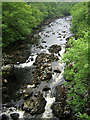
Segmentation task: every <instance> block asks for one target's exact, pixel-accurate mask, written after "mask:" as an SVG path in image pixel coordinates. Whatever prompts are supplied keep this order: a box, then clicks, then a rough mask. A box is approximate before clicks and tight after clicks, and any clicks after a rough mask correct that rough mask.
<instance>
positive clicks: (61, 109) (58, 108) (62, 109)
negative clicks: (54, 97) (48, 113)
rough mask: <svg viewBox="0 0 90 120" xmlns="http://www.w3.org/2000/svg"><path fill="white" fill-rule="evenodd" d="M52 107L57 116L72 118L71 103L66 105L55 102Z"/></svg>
mask: <svg viewBox="0 0 90 120" xmlns="http://www.w3.org/2000/svg"><path fill="white" fill-rule="evenodd" d="M51 108H52V111H53V113H54V115H55V116H56V117H59V118H60V119H65V120H66V119H67V120H69V119H70V118H71V109H70V107H69V105H66V106H64V105H63V104H62V103H60V102H55V103H54V104H53V105H52V107H51Z"/></svg>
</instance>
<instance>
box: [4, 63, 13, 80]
mask: <svg viewBox="0 0 90 120" xmlns="http://www.w3.org/2000/svg"><path fill="white" fill-rule="evenodd" d="M13 74H14V66H13V65H6V66H3V67H2V75H3V77H4V78H8V77H10V76H13Z"/></svg>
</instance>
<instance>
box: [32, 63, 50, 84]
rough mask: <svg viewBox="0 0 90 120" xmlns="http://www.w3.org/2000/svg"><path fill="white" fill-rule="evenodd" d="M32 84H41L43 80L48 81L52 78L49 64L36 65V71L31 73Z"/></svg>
mask: <svg viewBox="0 0 90 120" xmlns="http://www.w3.org/2000/svg"><path fill="white" fill-rule="evenodd" d="M33 75H34V79H33V81H34V84H35V85H36V84H38V83H41V81H44V80H46V81H47V80H50V79H51V78H52V68H51V64H41V65H40V64H38V65H37V67H36V70H35V71H33Z"/></svg>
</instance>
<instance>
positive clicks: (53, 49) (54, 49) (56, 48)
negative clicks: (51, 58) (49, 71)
mask: <svg viewBox="0 0 90 120" xmlns="http://www.w3.org/2000/svg"><path fill="white" fill-rule="evenodd" d="M59 51H61V46H60V45H52V46H51V47H50V48H49V52H51V53H58V52H59Z"/></svg>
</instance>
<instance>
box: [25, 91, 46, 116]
mask: <svg viewBox="0 0 90 120" xmlns="http://www.w3.org/2000/svg"><path fill="white" fill-rule="evenodd" d="M45 105H46V100H45V98H44V97H43V95H42V94H41V93H40V92H37V93H35V94H34V96H31V97H30V98H29V99H28V100H26V101H25V102H24V106H23V110H25V111H26V112H29V113H30V114H31V115H37V114H41V113H43V112H44V111H45Z"/></svg>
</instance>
